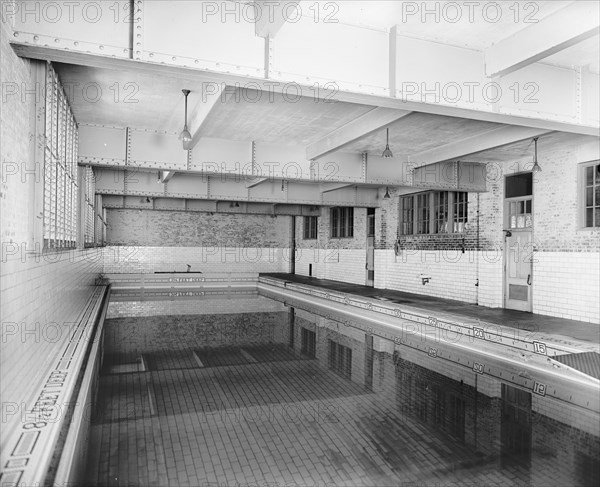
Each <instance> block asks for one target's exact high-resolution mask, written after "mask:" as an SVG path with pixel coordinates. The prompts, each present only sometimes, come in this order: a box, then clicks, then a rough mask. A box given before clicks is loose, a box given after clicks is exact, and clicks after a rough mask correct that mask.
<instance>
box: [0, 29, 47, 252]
mask: <svg viewBox="0 0 600 487" xmlns="http://www.w3.org/2000/svg"><path fill="white" fill-rule="evenodd" d="M0 25H1V26H2V28H1V29H0V30H1V34H0V36H1V37H0V82H1V83H2V86H3V89H2V93H3V97H2V100H0V103H1V105H2V110H1V113H0V122H1V123H0V139H1V140H2V144H1V146H0V150H1V157H2V159H1V161H0V162H1V166H0V221H1V222H2V231H1V235H0V238H1V239H2V242H17V243H18V244H19V245H21V243H22V242H29V240H30V228H29V224H28V222H29V218H30V211H31V197H30V183H31V182H32V180H33V179H34V178H35V177H39V172H38V174H36V175H35V176H34V175H31V174H30V175H27V176H25V174H22V173H19V174H13V172H14V164H16V165H17V166H18V167H21V165H22V164H27V166H28V168H31V167H34V166H33V164H34V161H32V160H31V157H32V156H31V155H30V144H29V139H28V137H29V134H32V133H33V132H34V130H33V129H34V127H32V126H30V122H31V121H30V114H31V113H32V112H33V111H34V110H35V95H33V94H30V95H23V94H22V92H21V88H22V87H26V88H27V89H33V88H34V86H35V78H34V77H33V76H32V64H31V62H29V61H28V60H26V59H21V58H19V57H17V56H16V55H15V53H14V52H13V50H12V48H11V47H10V44H9V42H8V38H9V32H8V31H9V30H10V28H9V27H8V26H7V25H6V24H4V23H2V24H0ZM4 86H6V89H5V88H4ZM9 86H10V90H12V89H16V90H17V93H15V94H8V93H9V92H10V90H9ZM5 91H6V93H7V94H6V95H5V94H4V93H5Z"/></svg>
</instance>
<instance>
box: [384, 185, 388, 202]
mask: <svg viewBox="0 0 600 487" xmlns="http://www.w3.org/2000/svg"><path fill="white" fill-rule="evenodd" d="M383 199H384V200H389V199H390V189H389V188H388V187H387V186H386V187H385V194H384V195H383Z"/></svg>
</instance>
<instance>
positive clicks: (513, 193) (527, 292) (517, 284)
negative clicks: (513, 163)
mask: <svg viewBox="0 0 600 487" xmlns="http://www.w3.org/2000/svg"><path fill="white" fill-rule="evenodd" d="M505 183H506V184H505V193H504V194H505V199H504V229H505V230H504V307H505V308H509V309H516V310H521V311H531V310H532V288H533V262H532V254H533V241H532V233H533V211H532V210H533V195H532V173H530V172H529V173H521V174H515V175H511V176H507V177H506V181H505Z"/></svg>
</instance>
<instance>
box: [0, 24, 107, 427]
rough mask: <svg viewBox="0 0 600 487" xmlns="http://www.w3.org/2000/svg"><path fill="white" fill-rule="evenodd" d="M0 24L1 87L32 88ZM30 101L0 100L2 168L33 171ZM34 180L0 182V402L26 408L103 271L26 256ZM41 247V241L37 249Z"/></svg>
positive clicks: (95, 256)
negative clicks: (10, 165) (9, 166)
mask: <svg viewBox="0 0 600 487" xmlns="http://www.w3.org/2000/svg"><path fill="white" fill-rule="evenodd" d="M6 27H7V26H6V25H5V24H2V29H0V30H1V31H2V33H1V38H0V54H1V56H0V73H1V81H2V83H16V85H17V87H18V89H19V90H21V89H22V88H23V87H25V88H26V89H33V87H34V85H33V81H32V75H31V67H32V65H31V63H30V62H29V61H27V60H24V59H21V58H18V57H17V56H16V55H15V54H14V52H13V51H12V48H11V47H10V46H9V43H8V32H7V31H8V29H7V28H6ZM34 102H35V97H34V95H32V94H29V95H25V96H22V94H21V93H18V94H17V95H14V96H7V97H5V99H3V100H1V103H2V106H1V119H0V127H1V133H0V135H1V138H2V144H1V149H0V159H1V161H0V162H1V166H2V168H3V169H4V168H5V167H6V165H7V163H14V162H16V163H18V164H19V165H20V164H22V163H26V164H27V165H28V166H33V163H34V161H33V160H32V159H31V158H32V156H31V155H30V145H29V135H30V134H33V133H34V127H33V126H32V125H31V123H30V113H31V110H32V109H33V107H34ZM33 178H34V176H33V175H31V174H30V175H25V174H17V175H8V174H4V172H3V175H2V178H1V179H0V180H1V181H2V183H1V184H2V187H1V190H0V193H1V195H0V222H1V232H0V235H1V246H2V259H1V260H2V262H1V263H0V294H1V296H2V303H1V306H0V322H1V324H2V340H1V342H0V396H1V397H2V401H3V403H7V404H8V403H14V404H16V405H17V406H18V407H19V413H20V412H21V407H22V406H23V404H25V406H26V407H31V406H32V404H33V400H34V398H33V397H32V395H33V394H34V391H36V390H38V387H39V385H40V383H41V381H42V379H43V376H44V374H45V373H46V372H47V370H48V367H49V366H50V365H51V364H52V363H53V361H54V360H55V359H56V356H57V354H58V353H59V352H60V351H61V349H62V347H63V345H64V344H65V343H66V341H67V340H68V338H69V333H68V332H69V328H70V326H71V325H70V324H71V323H72V322H74V321H75V320H76V318H77V317H78V316H79V313H80V312H81V310H82V309H83V306H84V305H85V304H86V302H87V300H88V299H89V297H90V295H91V293H92V291H93V284H94V281H95V278H96V277H97V275H98V274H99V273H100V272H101V271H102V257H101V252H97V251H94V250H90V251H82V250H74V251H65V252H60V253H44V254H40V253H29V252H27V250H28V249H29V250H30V249H32V248H35V247H32V246H31V241H32V240H31V235H32V228H31V226H30V222H31V221H34V220H33V219H32V218H31V216H32V205H31V202H32V201H33V196H34V191H36V190H37V191H41V186H37V187H35V186H34V184H33V181H34V180H33ZM38 244H39V242H38ZM19 420H20V417H19V414H17V415H16V416H12V417H9V418H8V420H7V422H5V423H3V425H2V427H3V438H8V436H9V433H10V430H11V429H12V428H13V427H15V424H16V423H17V422H18V421H19Z"/></svg>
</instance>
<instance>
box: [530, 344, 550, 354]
mask: <svg viewBox="0 0 600 487" xmlns="http://www.w3.org/2000/svg"><path fill="white" fill-rule="evenodd" d="M533 351H534V352H535V353H539V354H540V355H547V353H546V344H545V343H542V342H533Z"/></svg>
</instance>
